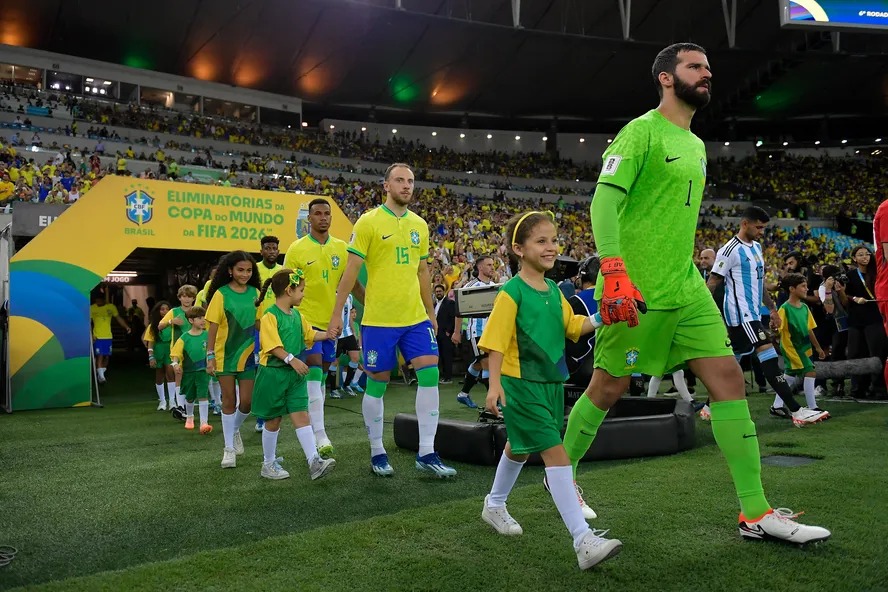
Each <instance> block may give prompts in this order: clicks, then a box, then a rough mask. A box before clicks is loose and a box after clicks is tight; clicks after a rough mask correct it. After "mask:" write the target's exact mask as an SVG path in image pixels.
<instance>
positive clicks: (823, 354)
mask: <svg viewBox="0 0 888 592" xmlns="http://www.w3.org/2000/svg"><path fill="white" fill-rule="evenodd" d="M817 356H818V357H819V358H820V359H821V360H825V359H826V352H825V351H823V349H822V348H819V347H818V348H817Z"/></svg>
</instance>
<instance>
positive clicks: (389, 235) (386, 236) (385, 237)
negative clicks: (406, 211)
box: [382, 233, 394, 240]
mask: <svg viewBox="0 0 888 592" xmlns="http://www.w3.org/2000/svg"><path fill="white" fill-rule="evenodd" d="M392 236H394V233H392V234H383V235H382V240H385V239H387V238H391V237H392Z"/></svg>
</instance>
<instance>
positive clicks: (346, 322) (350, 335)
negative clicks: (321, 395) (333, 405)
mask: <svg viewBox="0 0 888 592" xmlns="http://www.w3.org/2000/svg"><path fill="white" fill-rule="evenodd" d="M357 318H358V311H357V309H356V308H355V305H354V299H353V298H352V295H351V294H349V295H348V298H347V299H346V300H345V306H344V307H343V308H342V333H341V334H340V335H339V341H337V342H336V359H337V360H338V359H339V357H340V356H342V355H343V354H346V355H348V368H347V369H346V371H345V379H344V380H343V381H342V386H341V387H339V388H337V389H336V390H334V391H333V392H331V393H330V398H331V399H341V398H343V397H344V396H346V395H348V396H349V397H356V396H357V395H358V393H362V392H364V390H363V389H362V388H361V387H360V386H358V385H357V384H356V382H355V373H356V372H358V368H359V366H360V364H359V360H360V359H361V346H360V344H359V343H358V337H357V335H356V334H355V322H356V321H357ZM334 363H335V362H334ZM331 369H332V368H331ZM336 374H337V375H338V374H339V370H338V369H337V370H336ZM334 384H335V383H334Z"/></svg>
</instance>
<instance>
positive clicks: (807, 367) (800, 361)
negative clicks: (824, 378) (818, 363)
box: [781, 347, 815, 376]
mask: <svg viewBox="0 0 888 592" xmlns="http://www.w3.org/2000/svg"><path fill="white" fill-rule="evenodd" d="M781 349H782V348H781ZM812 353H814V348H813V347H812V348H811V349H809V350H807V351H804V352H801V354H802V355H801V356H792V357H791V356H787V355H786V352H783V372H784V373H786V374H789V375H790V376H804V375H805V374H807V373H808V372H814V371H815V370H814V362H812V361H811V354H812Z"/></svg>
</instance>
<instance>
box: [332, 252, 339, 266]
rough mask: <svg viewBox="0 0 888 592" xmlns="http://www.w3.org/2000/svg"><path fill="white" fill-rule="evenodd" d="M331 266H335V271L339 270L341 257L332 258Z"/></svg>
mask: <svg viewBox="0 0 888 592" xmlns="http://www.w3.org/2000/svg"><path fill="white" fill-rule="evenodd" d="M330 265H332V266H333V269H339V255H333V256H332V257H330Z"/></svg>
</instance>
